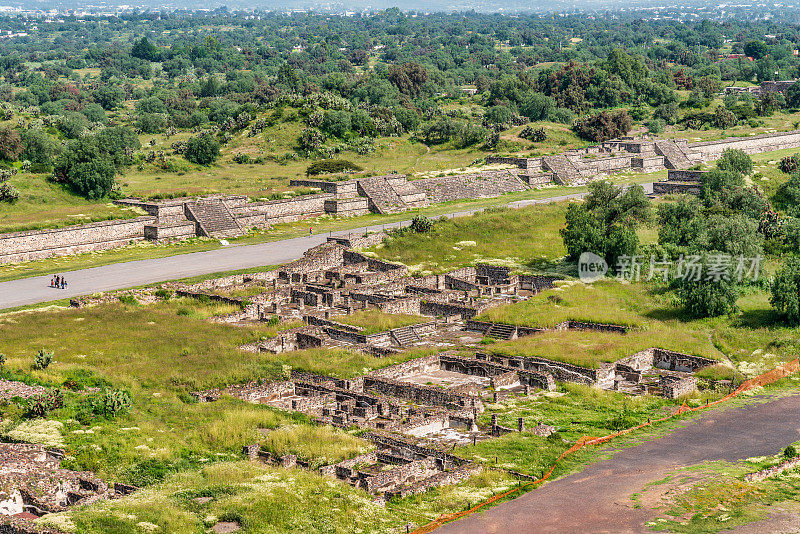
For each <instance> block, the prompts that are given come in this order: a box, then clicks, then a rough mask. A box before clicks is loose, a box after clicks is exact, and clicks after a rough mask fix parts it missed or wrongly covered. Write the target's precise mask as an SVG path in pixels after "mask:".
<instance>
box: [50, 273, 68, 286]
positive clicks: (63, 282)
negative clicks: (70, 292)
mask: <svg viewBox="0 0 800 534" xmlns="http://www.w3.org/2000/svg"><path fill="white" fill-rule="evenodd" d="M50 287H54V288H56V289H67V279H66V278H64V277H63V276H59V275H56V276H54V277H53V278H51V279H50Z"/></svg>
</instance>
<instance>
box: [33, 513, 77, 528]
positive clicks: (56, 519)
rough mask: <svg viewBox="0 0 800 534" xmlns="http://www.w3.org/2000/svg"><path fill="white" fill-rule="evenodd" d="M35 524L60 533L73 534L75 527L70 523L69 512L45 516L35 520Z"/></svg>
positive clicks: (70, 514) (70, 516) (70, 515)
mask: <svg viewBox="0 0 800 534" xmlns="http://www.w3.org/2000/svg"><path fill="white" fill-rule="evenodd" d="M36 524H37V525H40V526H43V527H49V528H52V529H55V530H59V531H61V532H75V530H76V529H77V527H76V526H75V523H74V522H73V521H72V513H71V512H59V513H57V514H47V515H45V516H43V517H40V518H39V519H37V520H36Z"/></svg>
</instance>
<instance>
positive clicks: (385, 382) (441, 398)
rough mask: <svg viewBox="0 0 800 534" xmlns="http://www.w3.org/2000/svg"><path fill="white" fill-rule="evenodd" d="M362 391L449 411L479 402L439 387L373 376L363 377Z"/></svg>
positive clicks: (475, 404)
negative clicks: (448, 409) (442, 407)
mask: <svg viewBox="0 0 800 534" xmlns="http://www.w3.org/2000/svg"><path fill="white" fill-rule="evenodd" d="M364 390H365V391H372V392H374V393H378V394H381V395H390V396H392V397H397V398H399V399H405V400H408V401H411V402H415V403H420V404H427V405H429V406H444V407H446V408H451V409H462V408H470V407H473V406H475V407H477V405H479V404H480V400H478V399H473V398H471V397H468V396H465V395H457V394H453V393H450V392H448V391H445V390H443V389H441V388H439V387H434V386H422V385H418V384H411V383H408V382H400V381H397V380H391V379H389V378H379V377H375V376H366V377H364ZM481 408H482V405H481Z"/></svg>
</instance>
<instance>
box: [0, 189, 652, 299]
mask: <svg viewBox="0 0 800 534" xmlns="http://www.w3.org/2000/svg"><path fill="white" fill-rule="evenodd" d="M642 185H643V186H644V188H645V191H652V184H642ZM585 195H586V193H576V194H571V195H559V196H554V197H549V198H544V199H538V200H519V201H516V202H510V203H509V204H508V205H509V207H512V208H521V207H524V206H530V205H532V204H546V203H549V202H558V201H562V200H569V199H573V198H582V197H583V196H585ZM481 210H482V208H479V209H474V210H466V211H459V212H455V213H452V214H448V215H447V216H448V217H452V216H455V217H460V216H464V215H470V214H472V213H475V212H478V211H481ZM409 222H410V221H402V222H399V223H390V224H385V225H384V224H378V225H374V226H363V227H360V228H353V229H351V230H345V231H341V232H333V234H332V235H339V236H341V235H347V234H350V233H352V234H356V235H358V234H363V233H364V232H366V231H378V230H381V229H382V228H396V227H398V226H401V225H408V224H409ZM328 235H331V234H323V235H314V236H311V237H298V238H294V239H285V240H283V241H273V242H270V243H261V244H257V245H233V246H229V247H225V248H221V249H217V250H211V251H208V252H193V253H191V254H178V255H175V256H169V257H166V258H157V259H150V260H138V261H130V262H125V263H115V264H112V265H105V266H102V267H93V268H90V269H80V270H77V271H72V272H67V273H53V274H65V275H66V276H65V278H66V279H67V283H68V288H67V289H64V290H61V289H54V288H51V287H50V278H51V276H38V277H33V278H23V279H20V280H13V281H10V282H2V283H0V309H4V308H13V307H16V306H25V305H29V304H37V303H40V302H49V301H51V300H58V299H64V298H73V297H78V296H81V295H89V294H92V293H96V292H98V291H111V290H114V289H125V288H127V287H136V286H141V285H144V284H153V283H157V282H164V281H166V280H175V279H178V278H186V277H189V276H198V275H203V274H210V273H216V272H222V271H233V270H237V269H248V268H252V267H261V266H265V265H279V264H281V263H286V262H288V261H292V260H295V259H297V258H299V257H300V256H302V255H303V253H304V252H305V251H306V250H308V249H309V248H311V247H314V246H316V245H319V244H320V243H323V242H325V239H326V237H327V236H328Z"/></svg>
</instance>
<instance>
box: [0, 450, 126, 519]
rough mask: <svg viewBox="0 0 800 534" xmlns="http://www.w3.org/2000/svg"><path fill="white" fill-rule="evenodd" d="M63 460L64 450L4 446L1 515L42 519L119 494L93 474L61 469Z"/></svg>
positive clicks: (0, 474)
mask: <svg viewBox="0 0 800 534" xmlns="http://www.w3.org/2000/svg"><path fill="white" fill-rule="evenodd" d="M63 457H64V451H62V450H60V449H47V448H45V447H44V446H42V445H33V444H28V443H0V516H3V515H5V516H15V515H19V514H32V515H34V516H37V517H38V516H42V515H45V514H48V513H53V512H61V511H64V510H67V509H69V508H70V507H72V506H80V505H84V504H89V503H92V502H95V501H97V500H100V499H105V498H109V497H113V496H115V495H116V493H117V491H116V489H114V488H109V487H108V484H106V483H105V482H104V481H102V480H100V479H99V478H97V477H95V476H94V475H93V474H92V473H89V472H82V471H70V470H67V469H61V460H62V459H63ZM125 488H130V487H128V486H126V487H125ZM126 491H127V489H126Z"/></svg>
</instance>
